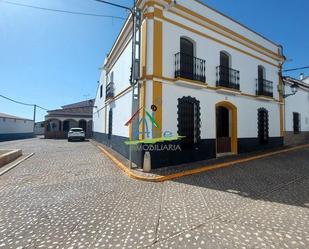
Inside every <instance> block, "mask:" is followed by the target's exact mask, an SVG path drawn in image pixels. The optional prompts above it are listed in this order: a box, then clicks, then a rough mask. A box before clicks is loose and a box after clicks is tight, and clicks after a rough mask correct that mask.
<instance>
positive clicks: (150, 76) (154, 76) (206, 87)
mask: <svg viewBox="0 0 309 249" xmlns="http://www.w3.org/2000/svg"><path fill="white" fill-rule="evenodd" d="M155 79H158V80H160V81H169V82H172V83H175V82H176V81H177V80H181V81H183V82H184V83H188V84H191V83H192V84H196V85H199V86H201V87H202V86H205V89H209V90H213V91H217V90H218V89H221V88H222V87H215V86H210V85H209V84H208V83H200V82H195V81H192V80H189V79H185V78H168V77H159V76H156V75H146V76H145V77H144V78H142V79H141V80H155ZM227 89H228V90H231V91H232V90H233V89H229V88H227ZM235 91H236V92H237V93H239V95H241V96H245V97H250V98H254V99H261V98H260V97H259V96H256V95H253V94H249V93H244V92H241V91H238V90H235ZM270 100H272V101H274V102H278V103H280V101H279V100H277V99H275V98H270Z"/></svg>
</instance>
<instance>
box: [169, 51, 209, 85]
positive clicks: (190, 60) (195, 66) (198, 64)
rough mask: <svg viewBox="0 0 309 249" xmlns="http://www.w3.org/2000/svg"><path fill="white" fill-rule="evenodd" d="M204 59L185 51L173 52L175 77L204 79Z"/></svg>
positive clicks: (202, 80)
mask: <svg viewBox="0 0 309 249" xmlns="http://www.w3.org/2000/svg"><path fill="white" fill-rule="evenodd" d="M205 69H206V61H205V60H202V59H199V58H196V57H194V56H191V55H187V54H185V53H177V54H175V78H185V79H190V80H197V81H201V82H205V81H206V76H205Z"/></svg>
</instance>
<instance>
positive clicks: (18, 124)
mask: <svg viewBox="0 0 309 249" xmlns="http://www.w3.org/2000/svg"><path fill="white" fill-rule="evenodd" d="M33 129H34V122H33V120H30V119H25V118H20V117H16V116H13V115H9V114H5V113H0V142H2V141H10V140H17V139H26V138H33V137H34V133H33Z"/></svg>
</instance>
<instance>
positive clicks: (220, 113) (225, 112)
mask: <svg viewBox="0 0 309 249" xmlns="http://www.w3.org/2000/svg"><path fill="white" fill-rule="evenodd" d="M216 117H217V153H227V152H231V138H230V114H229V109H227V108H225V107H218V108H217V110H216Z"/></svg>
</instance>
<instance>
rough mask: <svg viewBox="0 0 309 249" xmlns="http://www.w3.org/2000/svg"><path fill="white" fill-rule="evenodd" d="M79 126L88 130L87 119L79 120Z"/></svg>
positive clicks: (85, 130)
mask: <svg viewBox="0 0 309 249" xmlns="http://www.w3.org/2000/svg"><path fill="white" fill-rule="evenodd" d="M78 127H79V128H82V129H83V130H84V132H87V121H86V120H84V119H82V120H79V121H78Z"/></svg>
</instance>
